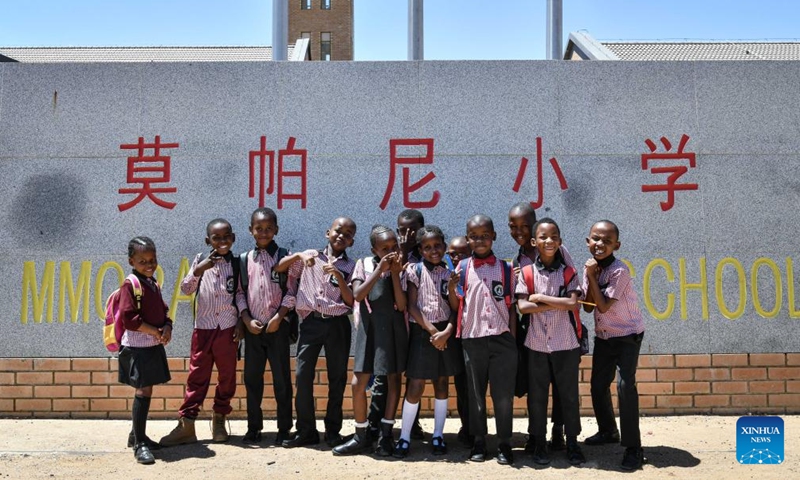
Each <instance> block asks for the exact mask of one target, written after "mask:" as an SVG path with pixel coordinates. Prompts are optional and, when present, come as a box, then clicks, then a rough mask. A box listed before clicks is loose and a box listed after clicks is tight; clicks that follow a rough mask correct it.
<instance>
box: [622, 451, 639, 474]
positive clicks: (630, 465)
mask: <svg viewBox="0 0 800 480" xmlns="http://www.w3.org/2000/svg"><path fill="white" fill-rule="evenodd" d="M643 464H644V450H642V447H628V448H626V449H625V455H623V456H622V464H621V465H620V468H621V469H623V470H625V471H629V472H630V471H633V470H639V469H640V468H642V465H643Z"/></svg>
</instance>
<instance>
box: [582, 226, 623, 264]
mask: <svg viewBox="0 0 800 480" xmlns="http://www.w3.org/2000/svg"><path fill="white" fill-rule="evenodd" d="M586 245H587V246H588V247H589V253H590V254H592V256H593V257H594V258H595V260H603V259H605V258H608V257H609V256H610V255H611V254H612V253H614V252H615V251H616V250H617V249H619V240H617V232H616V231H615V230H614V227H612V226H611V225H609V224H608V223H605V222H600V223H596V224H594V225H592V229H591V230H589V237H588V238H586Z"/></svg>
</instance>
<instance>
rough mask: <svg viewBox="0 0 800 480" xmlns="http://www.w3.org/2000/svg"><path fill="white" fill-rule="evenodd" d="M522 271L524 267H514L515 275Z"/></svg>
mask: <svg viewBox="0 0 800 480" xmlns="http://www.w3.org/2000/svg"><path fill="white" fill-rule="evenodd" d="M521 271H522V267H514V275H515V276H516V275H519V272H521Z"/></svg>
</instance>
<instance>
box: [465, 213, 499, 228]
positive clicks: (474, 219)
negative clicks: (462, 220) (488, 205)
mask: <svg viewBox="0 0 800 480" xmlns="http://www.w3.org/2000/svg"><path fill="white" fill-rule="evenodd" d="M470 223H474V224H476V225H480V224H482V223H485V224H487V225H489V228H491V229H492V231H493V232H494V222H493V221H492V218H491V217H490V216H489V215H484V214H482V213H479V214H477V215H473V216H471V217H469V220H467V230H469V224H470Z"/></svg>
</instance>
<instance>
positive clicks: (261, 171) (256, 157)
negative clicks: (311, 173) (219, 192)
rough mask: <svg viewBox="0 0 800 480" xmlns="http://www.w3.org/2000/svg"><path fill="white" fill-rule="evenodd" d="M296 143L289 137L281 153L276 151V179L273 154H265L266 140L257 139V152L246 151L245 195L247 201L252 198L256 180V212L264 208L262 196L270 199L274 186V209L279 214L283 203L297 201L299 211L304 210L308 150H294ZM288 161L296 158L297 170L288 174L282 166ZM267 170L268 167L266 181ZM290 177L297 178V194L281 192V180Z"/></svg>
mask: <svg viewBox="0 0 800 480" xmlns="http://www.w3.org/2000/svg"><path fill="white" fill-rule="evenodd" d="M296 140H297V139H296V138H295V137H289V142H288V144H287V146H286V148H285V149H283V150H278V173H277V175H275V150H267V137H261V144H260V148H259V149H258V150H251V151H250V155H249V160H250V191H249V194H248V195H249V197H250V198H254V197H255V196H256V179H258V182H257V183H258V207H259V208H262V207H264V195H265V194H266V195H272V194H273V193H274V192H275V184H276V183H277V186H278V195H277V197H278V198H277V205H278V209H279V210H280V209H282V208H283V201H284V200H300V208H303V209H304V208H306V203H307V202H306V200H307V193H306V192H307V188H306V187H307V184H306V163H307V161H308V150H306V149H297V148H295V142H296ZM291 157H299V158H300V169H299V170H288V169H287V168H286V164H287V163H288V160H289V158H291ZM267 158H269V166H267ZM256 167H258V168H256ZM267 167H269V178H266V177H267ZM256 170H258V171H256ZM256 175H258V176H256ZM276 176H277V179H276ZM292 177H297V178H299V179H300V192H299V193H286V192H285V184H284V179H286V178H292ZM265 182H268V183H267V186H266V188H264V183H265Z"/></svg>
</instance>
